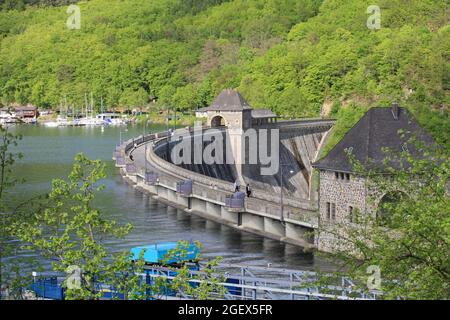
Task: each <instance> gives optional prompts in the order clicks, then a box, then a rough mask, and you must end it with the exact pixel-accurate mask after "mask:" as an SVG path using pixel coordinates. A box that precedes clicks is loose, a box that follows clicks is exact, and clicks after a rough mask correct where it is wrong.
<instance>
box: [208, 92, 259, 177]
mask: <svg viewBox="0 0 450 320" xmlns="http://www.w3.org/2000/svg"><path fill="white" fill-rule="evenodd" d="M203 110H204V111H206V113H207V125H208V126H210V127H212V128H221V127H223V128H225V127H226V128H227V140H228V143H229V146H230V148H231V152H232V154H233V159H234V162H235V165H236V171H237V172H236V173H237V177H238V179H240V180H241V182H243V181H242V180H243V179H242V164H243V163H244V157H245V155H244V154H243V153H244V152H243V135H244V132H245V130H247V129H249V128H250V127H251V126H252V108H251V107H250V105H249V104H248V103H247V101H245V99H244V98H243V97H242V96H241V94H240V93H239V92H237V91H236V90H233V89H226V90H223V91H222V92H221V93H220V94H219V95H218V96H217V98H216V99H215V100H214V102H213V103H212V104H211V105H210V106H209V107H207V108H205V109H203ZM227 152H229V151H227Z"/></svg>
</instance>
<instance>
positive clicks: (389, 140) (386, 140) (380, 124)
mask: <svg viewBox="0 0 450 320" xmlns="http://www.w3.org/2000/svg"><path fill="white" fill-rule="evenodd" d="M395 110H396V109H395V108H372V109H370V110H369V111H368V112H367V113H366V114H365V115H364V116H363V117H362V118H361V119H360V120H359V121H358V123H356V124H355V126H353V128H351V129H350V130H349V131H348V132H347V134H346V135H345V136H344V138H343V139H342V140H341V141H340V142H339V143H338V144H337V145H336V146H335V147H334V148H333V149H331V150H330V152H329V153H328V155H327V156H326V157H324V158H323V159H321V160H319V161H317V162H315V163H313V167H315V168H317V169H322V170H331V171H340V172H352V171H353V165H352V163H351V162H350V160H349V157H348V155H347V153H346V150H347V149H350V148H351V151H352V155H353V156H354V157H355V158H356V160H358V161H359V162H360V163H361V164H362V165H364V166H365V167H366V168H368V169H382V168H383V166H384V165H383V160H384V158H385V157H386V155H387V154H386V152H384V151H383V149H384V148H389V150H394V152H395V151H398V152H401V151H402V150H403V148H405V142H408V140H409V139H410V137H411V136H413V135H415V136H416V137H417V138H418V139H419V140H421V141H423V142H425V143H427V144H432V143H434V141H433V139H432V138H431V136H430V135H428V134H427V133H426V132H425V130H423V128H421V127H420V125H419V124H418V123H417V121H416V120H415V119H414V117H413V116H412V115H411V114H410V113H409V112H408V111H407V110H406V109H404V108H398V109H397V112H396V111H395ZM395 115H397V117H396V116H395ZM399 130H403V132H405V133H407V134H406V136H405V137H401V135H400V134H399ZM406 148H407V149H408V151H409V152H410V153H411V154H412V155H414V156H418V155H419V154H420V151H418V150H417V148H415V147H414V145H411V143H409V144H407V145H406ZM390 165H392V166H394V167H396V166H397V167H398V164H397V165H396V164H395V163H392V164H390Z"/></svg>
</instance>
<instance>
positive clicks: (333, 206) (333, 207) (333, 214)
mask: <svg viewBox="0 0 450 320" xmlns="http://www.w3.org/2000/svg"><path fill="white" fill-rule="evenodd" d="M331 219H332V220H333V221H334V220H336V203H332V204H331Z"/></svg>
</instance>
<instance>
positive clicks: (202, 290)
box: [156, 241, 226, 300]
mask: <svg viewBox="0 0 450 320" xmlns="http://www.w3.org/2000/svg"><path fill="white" fill-rule="evenodd" d="M191 245H192V244H191V243H189V242H187V241H180V242H179V243H178V245H177V247H176V248H175V249H174V250H170V251H169V252H168V253H167V255H166V257H165V260H166V262H167V261H169V260H171V259H173V258H174V257H177V258H178V259H179V260H185V257H186V255H187V253H188V250H189V249H191ZM195 246H196V247H197V248H198V249H199V252H200V250H201V248H202V245H201V243H200V242H198V241H197V242H196V243H195ZM200 257H201V256H200V254H198V256H197V257H196V259H197V260H200ZM221 260H222V258H221V257H217V258H216V259H214V260H211V261H208V263H207V264H206V266H204V268H202V270H201V271H200V272H198V273H197V274H196V275H194V276H190V274H189V271H190V270H189V265H188V264H184V265H183V266H182V267H181V268H180V267H171V269H172V270H173V271H174V272H176V275H175V276H174V278H173V279H171V280H170V281H169V280H168V279H162V278H161V279H159V281H158V282H157V285H156V288H157V292H164V290H167V289H170V290H174V291H176V292H180V293H182V294H184V295H187V296H189V297H191V298H192V299H196V300H210V299H213V298H218V299H221V298H223V296H224V295H225V292H226V289H225V287H224V286H223V284H222V283H225V276H224V275H223V274H221V273H220V272H219V271H218V270H217V266H218V264H219V263H220V261H221Z"/></svg>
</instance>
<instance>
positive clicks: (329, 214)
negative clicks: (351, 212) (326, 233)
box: [325, 202, 336, 220]
mask: <svg viewBox="0 0 450 320" xmlns="http://www.w3.org/2000/svg"><path fill="white" fill-rule="evenodd" d="M325 217H326V219H327V220H336V204H335V203H331V202H327V210H326V216H325Z"/></svg>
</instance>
